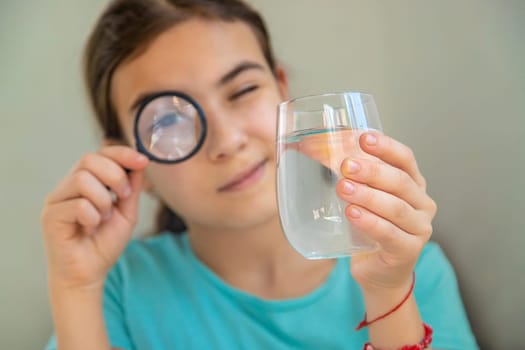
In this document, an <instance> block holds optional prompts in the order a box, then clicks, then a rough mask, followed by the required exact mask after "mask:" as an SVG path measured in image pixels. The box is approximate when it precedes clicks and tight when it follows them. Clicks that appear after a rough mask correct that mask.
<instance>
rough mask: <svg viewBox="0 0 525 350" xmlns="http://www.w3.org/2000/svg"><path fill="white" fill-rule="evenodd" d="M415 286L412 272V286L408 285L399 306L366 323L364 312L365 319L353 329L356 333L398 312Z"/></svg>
mask: <svg viewBox="0 0 525 350" xmlns="http://www.w3.org/2000/svg"><path fill="white" fill-rule="evenodd" d="M415 284H416V273H415V272H412V284H411V285H410V290H409V291H408V293H407V295H405V297H404V298H403V300H401V302H400V303H399V304H397V305H396V306H394V308H393V309H392V310H390V311H388V312H387V313H385V314H383V315H381V316H379V317H376V318H374V319H373V320H372V321H367V320H366V312H365V317H364V318H363V320H362V321H361V322H360V323H359V324H358V325H357V327H356V328H355V330H356V331H358V330H360V329H361V328H364V327H367V326H370V325H371V324H372V323H374V322H377V321H379V320H382V319H383V318H385V317H387V316H390V315H391V314H393V313H394V312H396V311H397V310H399V308H400V307H401V306H403V304H404V303H405V302H406V301H407V300H408V298H409V297H410V295H411V294H412V291H413V290H414V285H415Z"/></svg>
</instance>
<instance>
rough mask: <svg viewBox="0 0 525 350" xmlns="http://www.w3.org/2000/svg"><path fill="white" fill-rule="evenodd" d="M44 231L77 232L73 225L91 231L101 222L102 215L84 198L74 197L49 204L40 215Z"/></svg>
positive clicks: (72, 233)
mask: <svg viewBox="0 0 525 350" xmlns="http://www.w3.org/2000/svg"><path fill="white" fill-rule="evenodd" d="M42 217H43V219H42V221H43V224H44V228H45V231H46V232H48V233H50V234H53V233H55V232H64V233H66V234H69V235H74V234H76V233H78V230H77V229H76V228H75V226H80V228H81V229H82V230H83V231H84V232H87V233H91V232H93V231H94V230H95V229H96V228H97V227H98V226H99V225H100V223H101V222H102V216H101V214H100V212H99V211H98V210H97V209H96V207H95V206H94V205H93V203H91V202H90V201H89V200H87V199H85V198H75V199H71V200H67V201H63V202H60V203H56V204H53V205H50V206H49V207H47V209H45V212H44V213H43V215H42ZM57 225H67V226H71V227H72V228H71V230H61V229H56V226H57Z"/></svg>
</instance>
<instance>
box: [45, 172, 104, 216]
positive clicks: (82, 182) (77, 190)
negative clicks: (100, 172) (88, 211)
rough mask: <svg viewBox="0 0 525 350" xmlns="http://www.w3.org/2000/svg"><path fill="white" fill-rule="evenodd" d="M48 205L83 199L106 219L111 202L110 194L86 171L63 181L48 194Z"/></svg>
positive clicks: (74, 174)
mask: <svg viewBox="0 0 525 350" xmlns="http://www.w3.org/2000/svg"><path fill="white" fill-rule="evenodd" d="M50 197H51V199H50V203H53V202H59V201H65V200H69V199H74V198H79V197H83V198H86V199H87V200H89V201H90V202H91V203H93V205H94V206H95V207H96V209H97V210H98V211H99V212H100V213H102V216H103V217H106V216H108V215H109V213H110V212H111V207H112V206H113V200H112V197H111V194H110V192H109V191H108V189H107V188H106V186H104V185H103V184H102V183H101V182H100V181H99V179H98V178H97V177H95V175H93V174H92V173H91V172H89V171H88V170H84V169H82V170H79V171H77V172H76V173H73V174H71V175H69V176H67V177H66V179H64V181H62V182H61V183H60V184H59V185H58V187H57V188H56V190H55V191H53V192H52V193H51V194H50Z"/></svg>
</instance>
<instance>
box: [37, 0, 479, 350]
mask: <svg viewBox="0 0 525 350" xmlns="http://www.w3.org/2000/svg"><path fill="white" fill-rule="evenodd" d="M85 79H86V83H87V88H88V92H89V97H90V100H91V103H92V105H93V107H94V110H95V114H96V116H97V120H98V122H99V124H100V125H101V127H102V129H103V130H104V133H105V143H104V145H103V146H102V147H101V148H100V150H99V151H98V152H96V153H90V154H86V155H85V156H83V157H82V158H81V159H80V161H79V162H78V163H77V164H76V165H75V166H74V167H73V169H72V170H71V171H70V173H69V174H67V175H66V176H65V177H64V179H63V180H62V181H61V182H60V183H59V184H58V186H57V187H56V188H55V189H54V190H53V191H52V192H51V193H50V194H49V196H48V197H47V199H46V202H45V206H44V209H43V212H42V226H43V231H44V241H45V248H46V253H47V259H48V281H49V293H50V302H51V308H52V315H53V321H54V327H55V333H56V334H55V336H54V337H53V338H52V339H51V341H50V343H49V344H48V347H47V348H48V349H57V348H58V349H60V350H70V349H75V350H79V349H90V350H92V349H110V348H119V349H228V350H231V349H358V348H362V347H363V345H364V344H367V345H365V347H366V348H370V349H371V348H375V349H400V348H403V346H406V345H408V346H411V347H406V348H410V349H422V348H430V341H431V339H432V335H431V333H432V329H433V332H434V333H433V343H432V345H433V346H434V347H436V348H446V349H462V350H464V349H476V348H477V346H476V343H475V340H474V338H473V336H472V333H471V331H470V327H469V325H468V322H467V319H466V316H465V313H464V310H463V306H462V303H461V299H460V296H459V293H458V289H457V285H456V282H455V277H454V273H453V270H452V268H451V267H450V265H449V263H448V262H447V260H446V258H445V256H444V255H443V253H442V252H441V250H440V249H439V247H438V246H436V245H435V244H432V243H427V241H428V239H429V237H430V235H431V232H432V226H431V221H432V219H433V217H434V215H435V212H436V206H435V204H434V202H433V200H432V199H431V198H430V197H429V196H428V195H427V194H426V190H425V180H424V178H423V177H422V175H421V174H420V172H419V170H418V167H417V165H416V161H415V160H414V158H413V155H412V152H411V151H410V149H409V148H408V147H406V146H404V145H402V144H401V143H399V142H397V141H395V140H393V139H391V138H389V137H387V136H384V135H381V134H377V133H369V134H365V135H363V136H362V137H361V139H360V144H361V147H362V148H363V150H364V151H365V152H368V153H369V154H371V155H373V156H375V157H378V158H379V159H380V160H381V161H380V162H370V161H368V160H366V159H346V160H345V161H344V162H343V164H341V169H342V172H343V174H344V176H345V179H344V180H342V181H340V183H339V185H338V194H339V196H340V197H341V198H342V199H344V200H345V201H347V202H348V203H349V205H348V208H347V210H346V215H347V218H348V220H349V221H350V222H351V223H352V224H354V225H355V226H356V227H358V228H360V229H361V230H363V231H364V232H366V234H367V235H369V236H370V237H371V238H373V239H375V240H376V241H378V242H379V243H380V245H381V249H380V250H379V251H378V252H376V253H371V254H367V255H360V256H356V257H354V258H352V259H349V258H341V259H332V260H315V261H311V260H306V259H304V258H303V257H302V256H300V255H299V254H298V253H297V252H296V251H295V250H293V249H292V248H291V246H290V245H289V244H288V242H287V241H286V239H285V238H284V235H283V232H282V229H281V226H280V223H279V217H278V212H277V205H276V198H275V167H276V164H275V149H274V147H275V121H276V116H275V110H276V106H277V104H278V103H280V102H281V101H283V100H286V99H288V84H287V77H286V72H285V71H284V70H283V68H282V67H281V66H280V65H279V64H277V63H276V60H275V58H274V56H273V53H272V49H271V46H270V43H269V38H268V33H267V30H266V28H265V25H264V23H263V21H262V19H261V18H260V16H259V15H258V14H257V13H256V12H255V11H254V10H253V9H251V8H250V7H249V6H248V5H246V4H245V3H243V2H242V1H241V0H170V1H168V0H115V1H112V2H111V3H110V5H109V7H108V8H107V9H106V10H105V11H104V13H103V14H102V16H101V17H100V19H99V21H98V23H97V24H96V26H95V28H94V30H93V32H92V34H91V37H90V39H89V42H88V44H87V48H86V53H85ZM166 91H170V92H174V93H176V94H178V95H171V94H167V95H166V96H168V97H167V98H168V99H170V98H173V101H174V102H173V104H177V103H179V102H180V101H184V100H177V98H178V97H177V96H191V97H192V98H193V100H194V101H196V102H198V104H199V105H200V106H201V107H202V111H203V112H204V113H205V116H206V122H207V135H206V137H205V138H204V139H202V141H203V143H202V146H201V147H200V149H198V150H197V149H195V152H193V153H188V154H187V157H186V158H184V160H183V161H181V162H178V163H176V164H172V165H166V164H162V163H159V162H152V161H149V160H148V158H147V157H145V156H144V155H143V154H141V153H139V152H137V151H136V150H135V146H136V142H137V140H136V138H135V137H134V117H135V115H136V114H137V111H138V110H140V111H144V108H146V107H145V106H146V105H148V103H150V102H151V101H153V100H155V101H157V100H156V98H157V97H159V96H160V97H164V98H166V96H164V95H163V94H164V92H166ZM161 95H162V96H161ZM175 101H178V102H175ZM189 106H190V107H191V104H190V105H189ZM147 108H149V107H147ZM155 108H164V107H162V106H160V107H159V106H156V107H155ZM197 112H199V111H197ZM168 122H169V123H172V122H174V120H172V119H169V118H168V119H167V121H164V120H163V121H162V123H168ZM154 127H157V124H155V125H154ZM203 128H204V127H201V129H203ZM108 189H110V190H111V191H108ZM141 191H148V192H150V193H151V194H152V195H154V196H156V197H157V198H158V199H159V202H160V203H161V205H162V208H161V211H160V214H159V227H158V232H159V233H158V235H157V236H155V237H151V238H148V239H143V240H135V241H132V242H129V240H130V238H131V236H132V231H133V228H134V225H135V222H136V220H137V202H138V198H139V194H140V193H141ZM115 197H116V198H115ZM414 271H415V273H413V272H414ZM415 276H417V283H415ZM416 300H417V302H416ZM363 319H364V320H363ZM361 320H363V322H362V323H361V326H364V327H362V328H364V329H363V330H359V331H357V330H356V329H355V328H356V326H357V325H358V324H359V323H360V322H361ZM366 326H367V327H366Z"/></svg>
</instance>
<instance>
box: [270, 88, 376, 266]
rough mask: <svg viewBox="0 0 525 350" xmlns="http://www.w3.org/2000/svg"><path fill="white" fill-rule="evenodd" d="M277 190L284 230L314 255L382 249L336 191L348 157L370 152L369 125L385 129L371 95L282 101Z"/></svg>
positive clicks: (308, 255) (295, 243)
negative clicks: (364, 138)
mask: <svg viewBox="0 0 525 350" xmlns="http://www.w3.org/2000/svg"><path fill="white" fill-rule="evenodd" d="M277 129H278V130H277V157H278V165H277V195H278V204H279V214H280V218H281V224H282V227H283V230H284V233H285V235H286V237H287V239H288V241H289V242H290V244H291V245H292V246H293V247H294V248H295V249H296V250H297V251H298V252H299V253H300V254H302V255H303V256H304V257H306V258H309V259H323V258H335V257H341V256H348V255H353V254H356V253H359V252H364V251H373V250H376V249H378V247H379V246H378V244H377V243H376V242H375V241H373V240H371V239H370V238H368V237H367V236H366V235H365V234H363V233H362V232H360V231H359V230H358V229H357V228H356V227H354V226H353V225H352V224H350V222H349V221H348V219H347V218H346V216H345V209H346V207H347V206H348V203H347V202H345V201H343V200H342V199H341V198H340V197H339V196H338V195H337V193H336V190H335V188H336V185H337V183H338V181H339V180H341V178H342V175H341V171H340V168H341V164H342V162H343V160H344V159H345V158H349V157H350V158H370V157H372V156H371V155H368V154H366V153H365V152H363V151H362V150H361V148H360V146H359V136H360V135H361V134H362V133H363V132H366V131H371V130H373V131H381V122H380V120H379V113H378V111H377V108H376V105H375V102H374V99H373V97H372V96H371V95H367V94H363V93H358V92H347V93H337V94H326V95H317V96H308V97H301V98H298V99H294V100H290V101H287V102H283V103H281V104H280V106H279V115H278V127H277Z"/></svg>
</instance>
